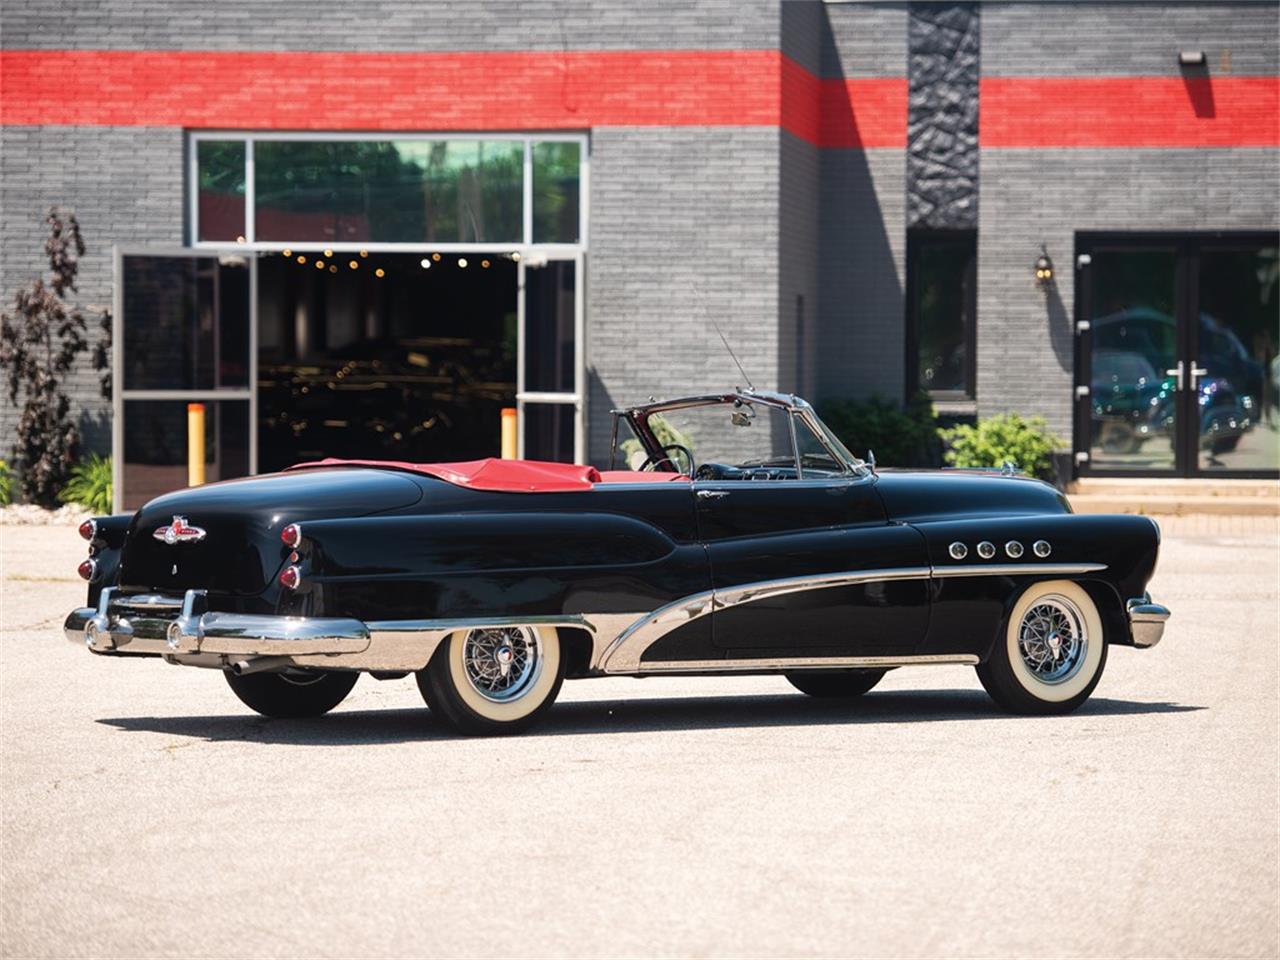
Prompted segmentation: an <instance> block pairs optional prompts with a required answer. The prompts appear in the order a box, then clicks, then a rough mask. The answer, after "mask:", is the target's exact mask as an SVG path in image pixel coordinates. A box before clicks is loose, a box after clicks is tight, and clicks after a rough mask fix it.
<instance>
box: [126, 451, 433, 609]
mask: <svg viewBox="0 0 1280 960" xmlns="http://www.w3.org/2000/svg"><path fill="white" fill-rule="evenodd" d="M421 498H422V488H421V487H420V486H419V485H418V484H417V483H415V482H414V481H413V480H412V479H411V478H410V477H408V476H406V475H404V474H402V473H396V472H393V471H389V470H360V469H352V468H350V467H348V468H344V469H338V470H300V471H298V472H296V473H278V474H271V475H268V476H263V477H250V478H246V479H243V480H228V481H224V482H221V483H211V484H208V485H207V486H203V487H192V488H190V489H186V490H177V491H174V492H173V493H168V494H165V495H164V496H162V497H157V498H156V499H155V500H152V501H150V502H149V503H147V504H145V505H144V506H143V507H142V509H140V510H139V511H138V512H137V513H136V514H135V515H134V518H133V522H132V523H131V524H130V526H129V533H128V536H127V538H126V540H125V544H124V551H123V554H122V556H121V561H120V584H121V586H122V587H124V589H125V591H126V592H133V591H136V590H158V591H161V592H164V593H168V594H175V593H176V594H180V593H182V592H183V591H185V590H189V589H204V590H208V591H209V592H210V593H219V594H224V595H233V596H241V597H245V596H255V595H257V594H259V593H262V591H263V590H264V589H266V588H267V586H269V585H270V584H271V582H272V580H273V579H274V577H275V576H276V573H277V572H278V571H279V570H280V568H281V567H282V566H283V565H284V562H285V559H286V558H287V557H288V555H289V550H288V549H287V548H286V547H285V546H284V544H283V543H281V542H280V530H281V529H282V528H283V527H285V526H286V525H288V524H290V523H302V522H305V521H307V520H317V519H329V518H334V517H360V516H368V515H370V514H375V513H382V512H385V511H388V510H396V509H401V508H403V507H408V506H411V505H413V504H414V503H416V502H417V501H418V500H420V499H421ZM174 517H181V518H182V520H183V522H184V524H186V525H187V526H189V527H192V528H199V530H201V531H203V536H200V535H198V534H194V535H191V536H188V537H185V538H178V539H177V540H176V542H166V541H165V540H164V539H162V538H157V537H156V531H157V530H161V529H162V528H165V527H169V526H170V525H172V523H173V520H174Z"/></svg>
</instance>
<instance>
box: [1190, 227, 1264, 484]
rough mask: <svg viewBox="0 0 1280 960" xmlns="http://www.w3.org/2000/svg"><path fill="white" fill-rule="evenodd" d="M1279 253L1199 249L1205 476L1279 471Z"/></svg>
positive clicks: (1197, 386) (1194, 366) (1198, 377)
mask: <svg viewBox="0 0 1280 960" xmlns="http://www.w3.org/2000/svg"><path fill="white" fill-rule="evenodd" d="M1278 253H1280V248H1278V247H1277V246H1276V245H1275V244H1274V243H1272V244H1270V245H1265V244H1262V245H1260V244H1256V243H1255V244H1244V245H1239V246H1228V245H1223V246H1216V245H1215V246H1213V247H1208V246H1206V247H1204V248H1203V249H1202V250H1201V251H1200V270H1199V295H1200V296H1199V299H1200V312H1199V316H1198V318H1197V323H1196V325H1195V326H1196V329H1195V331H1194V337H1195V349H1194V351H1193V352H1192V357H1191V361H1190V363H1189V366H1188V377H1189V382H1190V385H1191V389H1192V390H1193V391H1195V393H1194V395H1195V399H1196V403H1197V405H1198V408H1199V410H1198V424H1197V426H1198V430H1199V442H1198V443H1197V445H1196V446H1197V466H1198V467H1199V469H1200V470H1202V471H1205V472H1221V471H1228V470H1231V471H1249V472H1254V471H1266V470H1275V469H1277V467H1280V422H1277V409H1276V405H1277V395H1276V394H1277V386H1280V384H1278V383H1277V381H1278V380H1280V365H1277V361H1276V354H1277V339H1280V297H1277V282H1278V280H1280V276H1278V272H1277V271H1278V269H1280V258H1278V256H1277V254H1278Z"/></svg>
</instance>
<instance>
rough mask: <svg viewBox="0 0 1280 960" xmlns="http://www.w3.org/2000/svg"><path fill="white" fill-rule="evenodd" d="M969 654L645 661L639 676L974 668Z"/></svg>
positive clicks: (971, 656) (976, 660)
mask: <svg viewBox="0 0 1280 960" xmlns="http://www.w3.org/2000/svg"><path fill="white" fill-rule="evenodd" d="M977 663H978V658H977V657H975V656H973V655H972V654H968V653H957V654H922V655H920V656H904V657H770V658H761V659H754V660H647V661H645V662H644V663H643V664H641V668H640V673H642V674H648V673H762V672H773V671H777V670H846V669H859V668H861V669H882V668H883V669H888V668H890V667H912V666H928V665H939V666H941V665H944V664H960V665H965V666H975V665H976V664H977Z"/></svg>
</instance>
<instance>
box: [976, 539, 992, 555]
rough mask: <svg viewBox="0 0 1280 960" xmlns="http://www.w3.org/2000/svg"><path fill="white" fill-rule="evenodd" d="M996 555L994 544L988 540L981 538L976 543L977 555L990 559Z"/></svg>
mask: <svg viewBox="0 0 1280 960" xmlns="http://www.w3.org/2000/svg"><path fill="white" fill-rule="evenodd" d="M995 555H996V545H995V544H994V543H992V542H991V541H990V540H983V541H982V542H981V543H980V544H978V556H980V557H981V558H982V559H983V560H990V559H991V558H992V557H994V556H995Z"/></svg>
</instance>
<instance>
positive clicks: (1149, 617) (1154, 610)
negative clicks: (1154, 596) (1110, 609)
mask: <svg viewBox="0 0 1280 960" xmlns="http://www.w3.org/2000/svg"><path fill="white" fill-rule="evenodd" d="M1125 608H1126V609H1127V610H1128V613H1129V633H1130V635H1131V636H1132V637H1133V645H1134V646H1135V647H1154V646H1155V645H1156V644H1157V643H1159V642H1160V638H1161V637H1162V636H1164V625H1165V621H1167V620H1168V619H1169V616H1170V613H1169V608H1168V607H1162V606H1161V605H1160V604H1158V603H1152V602H1151V594H1149V593H1144V594H1143V595H1142V596H1140V597H1134V598H1133V599H1132V600H1130V601H1129V602H1128V603H1126V604H1125Z"/></svg>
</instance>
